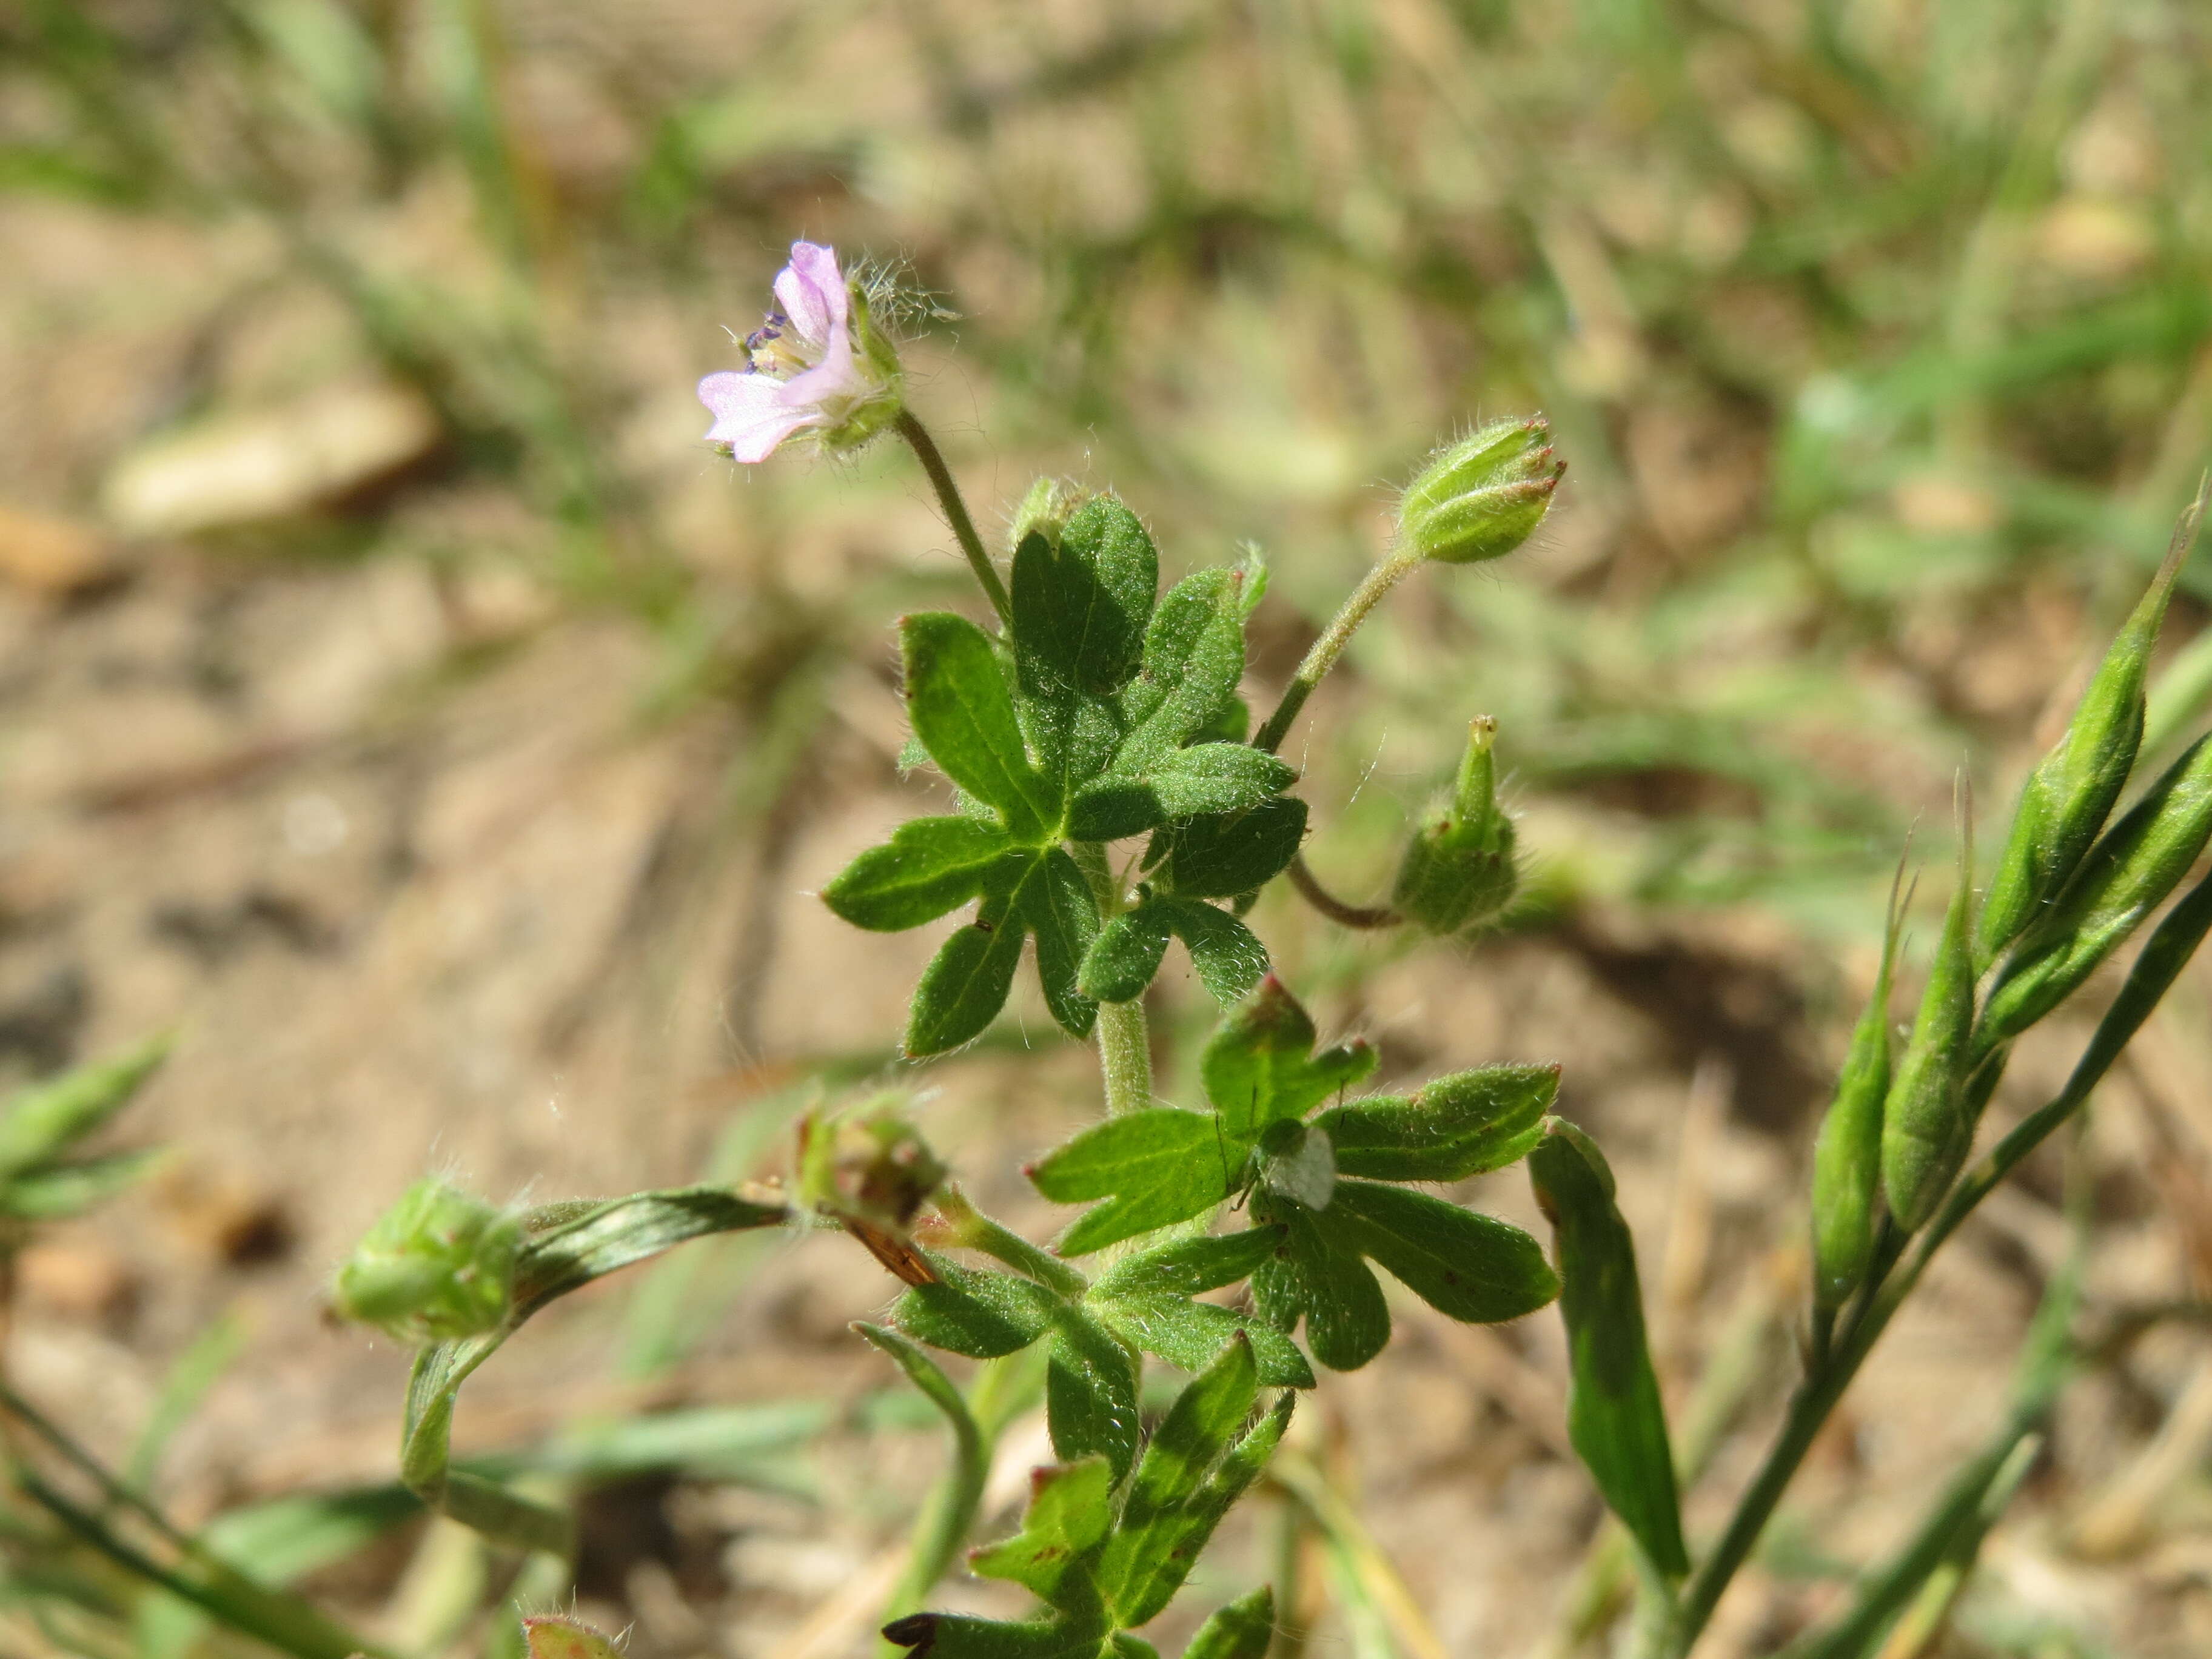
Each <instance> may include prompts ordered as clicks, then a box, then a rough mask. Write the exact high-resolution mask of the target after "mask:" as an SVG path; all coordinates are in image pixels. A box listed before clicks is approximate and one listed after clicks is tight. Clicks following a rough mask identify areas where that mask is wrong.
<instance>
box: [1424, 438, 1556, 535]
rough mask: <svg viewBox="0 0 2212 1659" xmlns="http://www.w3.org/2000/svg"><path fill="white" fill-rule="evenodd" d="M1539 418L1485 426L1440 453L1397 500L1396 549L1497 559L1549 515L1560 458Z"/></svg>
mask: <svg viewBox="0 0 2212 1659" xmlns="http://www.w3.org/2000/svg"><path fill="white" fill-rule="evenodd" d="M1551 439H1552V429H1551V428H1550V426H1549V425H1547V423H1546V422H1545V420H1544V417H1543V416H1541V415H1534V416H1530V417H1529V418H1528V419H1527V420H1525V421H1522V420H1504V421H1492V422H1491V423H1490V424H1489V425H1487V426H1486V427H1483V428H1480V430H1479V431H1477V432H1475V433H1474V434H1473V435H1471V436H1468V437H1465V438H1462V439H1461V440H1460V441H1458V442H1457V443H1455V444H1452V445H1450V446H1449V447H1446V448H1444V449H1442V450H1439V451H1438V452H1437V454H1436V456H1435V458H1434V459H1431V461H1430V463H1429V465H1428V466H1427V467H1426V469H1425V470H1424V471H1422V473H1421V475H1420V476H1419V477H1417V478H1415V479H1414V480H1413V483H1410V484H1408V485H1407V487H1406V494H1405V496H1404V498H1403V499H1402V500H1401V501H1400V502H1399V503H1398V535H1399V540H1400V544H1401V545H1402V546H1403V547H1404V548H1406V549H1407V550H1408V551H1409V552H1412V553H1413V554H1414V555H1416V556H1419V557H1421V558H1424V559H1434V560H1436V561H1437V562H1438V563H1441V564H1476V563H1480V562H1481V561H1483V560H1485V559H1495V558H1500V557H1503V556H1504V555H1506V554H1508V553H1510V552H1511V551H1512V550H1514V549H1515V548H1516V547H1518V546H1520V545H1521V544H1522V543H1523V542H1525V541H1527V540H1528V537H1529V535H1530V533H1531V532H1534V529H1535V528H1536V526H1538V525H1540V524H1541V523H1542V522H1543V521H1544V514H1545V513H1547V512H1549V511H1550V510H1551V506H1552V492H1553V490H1555V489H1558V488H1559V475H1560V474H1561V473H1563V472H1565V471H1566V470H1567V464H1566V463H1565V461H1562V460H1558V459H1554V458H1553V454H1552V442H1551Z"/></svg>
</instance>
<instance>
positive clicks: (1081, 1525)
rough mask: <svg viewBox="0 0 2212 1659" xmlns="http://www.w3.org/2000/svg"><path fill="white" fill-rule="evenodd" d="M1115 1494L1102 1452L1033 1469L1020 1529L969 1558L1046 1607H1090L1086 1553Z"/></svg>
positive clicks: (1100, 1538)
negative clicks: (1026, 1506) (1019, 1586)
mask: <svg viewBox="0 0 2212 1659" xmlns="http://www.w3.org/2000/svg"><path fill="white" fill-rule="evenodd" d="M1246 1409H1247V1410H1249V1409H1250V1402H1249V1401H1247V1402H1246ZM1150 1461H1151V1458H1150V1455H1149V1454H1148V1455H1147V1456H1146V1462H1150ZM1113 1496H1114V1472H1113V1470H1112V1469H1111V1468H1109V1466H1108V1464H1107V1462H1106V1460H1105V1459H1104V1458H1103V1457H1097V1456H1091V1457H1083V1458H1079V1459H1075V1460H1073V1461H1070V1462H1065V1463H1060V1464H1057V1465H1054V1466H1053V1467H1050V1468H1041V1469H1037V1470H1035V1471H1033V1472H1032V1473H1031V1474H1030V1502H1029V1508H1028V1509H1027V1510H1025V1511H1024V1513H1023V1516H1022V1529H1021V1530H1020V1531H1019V1532H1018V1533H1016V1534H1014V1535H1013V1536H1012V1538H1008V1539H1006V1540H1003V1541H1000V1542H999V1543H996V1544H992V1545H988V1546H987V1547H984V1548H982V1549H979V1550H975V1551H972V1552H971V1553H969V1557H968V1563H969V1565H970V1566H971V1567H973V1568H974V1569H975V1573H976V1575H977V1576H978V1577H983V1578H1005V1579H1011V1580H1012V1582H1013V1583H1017V1584H1019V1585H1021V1586H1022V1588H1023V1589H1026V1590H1028V1591H1029V1592H1030V1595H1034V1596H1036V1598H1037V1600H1038V1601H1042V1602H1044V1603H1045V1604H1046V1605H1047V1606H1048V1607H1057V1608H1060V1610H1061V1611H1062V1612H1079V1613H1087V1612H1091V1611H1092V1610H1094V1609H1095V1608H1096V1607H1097V1599H1098V1596H1097V1586H1096V1585H1095V1583H1088V1582H1085V1581H1087V1580H1090V1579H1091V1577H1092V1576H1093V1574H1094V1572H1095V1570H1096V1563H1095V1562H1094V1561H1093V1560H1091V1559H1088V1558H1090V1557H1091V1555H1092V1553H1093V1552H1094V1551H1095V1550H1097V1548H1098V1547H1099V1546H1100V1545H1102V1544H1103V1543H1104V1542H1105V1541H1106V1534H1107V1531H1108V1529H1109V1528H1110V1527H1111V1526H1112V1524H1113V1520H1114V1505H1113Z"/></svg>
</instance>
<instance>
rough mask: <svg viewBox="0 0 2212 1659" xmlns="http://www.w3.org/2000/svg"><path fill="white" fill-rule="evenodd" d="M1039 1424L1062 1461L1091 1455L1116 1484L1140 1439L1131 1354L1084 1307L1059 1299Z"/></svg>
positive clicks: (1129, 1462) (1047, 1359)
mask: <svg viewBox="0 0 2212 1659" xmlns="http://www.w3.org/2000/svg"><path fill="white" fill-rule="evenodd" d="M1044 1415H1045V1427H1046V1429H1047V1430H1048V1431H1049V1432H1050V1434H1051V1436H1052V1449H1053V1454H1054V1456H1056V1457H1058V1458H1060V1460H1061V1461H1062V1462H1074V1461H1075V1460H1076V1459H1078V1458H1082V1457H1089V1456H1091V1455H1094V1454H1095V1455H1102V1456H1103V1457H1104V1458H1105V1459H1106V1461H1107V1462H1109V1464H1111V1465H1112V1466H1113V1470H1114V1479H1115V1480H1116V1481H1117V1482H1118V1481H1119V1480H1121V1477H1122V1476H1123V1475H1125V1474H1127V1473H1128V1472H1129V1466H1130V1464H1131V1463H1133V1462H1135V1461H1136V1456H1137V1447H1138V1443H1139V1441H1140V1440H1141V1439H1142V1438H1143V1432H1144V1431H1143V1425H1142V1422H1141V1421H1140V1419H1139V1416H1138V1412H1137V1357H1136V1355H1135V1353H1134V1352H1133V1351H1132V1350H1131V1349H1130V1348H1129V1346H1127V1344H1125V1343H1124V1342H1123V1341H1122V1340H1121V1336H1120V1335H1119V1334H1117V1333H1116V1332H1115V1330H1114V1329H1113V1328H1111V1327H1110V1326H1109V1325H1107V1324H1106V1323H1104V1322H1103V1321H1101V1320H1100V1319H1099V1318H1098V1316H1097V1315H1096V1314H1094V1313H1092V1312H1091V1310H1089V1309H1088V1308H1087V1307H1085V1306H1082V1305H1080V1304H1076V1303H1072V1302H1066V1301H1062V1302H1060V1303H1059V1304H1058V1305H1057V1306H1056V1307H1055V1309H1054V1318H1053V1334H1052V1346H1051V1347H1050V1349H1049V1350H1048V1352H1047V1354H1046V1360H1045V1374H1044Z"/></svg>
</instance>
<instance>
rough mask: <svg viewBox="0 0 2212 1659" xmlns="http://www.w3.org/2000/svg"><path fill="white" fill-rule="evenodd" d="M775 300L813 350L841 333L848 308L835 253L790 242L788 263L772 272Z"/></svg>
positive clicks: (801, 243) (842, 279) (800, 336)
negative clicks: (789, 260)
mask: <svg viewBox="0 0 2212 1659" xmlns="http://www.w3.org/2000/svg"><path fill="white" fill-rule="evenodd" d="M775 301H776V303H777V304H778V305H780V306H781V307H783V314H784V315H785V316H787V317H788V318H790V319H791V325H792V327H793V329H794V330H796V331H798V334H799V338H800V339H802V340H804V341H805V343H807V344H808V345H810V346H812V347H813V348H814V349H816V350H817V351H819V350H821V349H823V347H824V346H826V345H827V344H828V343H829V342H830V341H832V340H834V339H836V337H838V336H840V335H842V334H843V333H844V331H845V323H846V319H847V317H848V315H849V308H848V303H847V301H846V298H845V273H844V272H843V271H842V270H838V268H837V250H836V248H834V247H823V246H821V245H820V244H818V243H815V242H793V244H792V245H791V263H790V264H787V265H786V266H785V267H784V268H783V269H782V270H780V271H778V272H777V273H776V276H775Z"/></svg>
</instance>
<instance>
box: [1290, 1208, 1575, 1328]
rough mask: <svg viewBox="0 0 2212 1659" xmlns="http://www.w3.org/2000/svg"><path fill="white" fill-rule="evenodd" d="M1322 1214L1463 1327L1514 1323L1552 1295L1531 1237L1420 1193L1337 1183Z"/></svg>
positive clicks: (1552, 1283) (1551, 1279)
mask: <svg viewBox="0 0 2212 1659" xmlns="http://www.w3.org/2000/svg"><path fill="white" fill-rule="evenodd" d="M1322 1215H1323V1217H1324V1218H1326V1221H1327V1224H1328V1226H1329V1227H1330V1228H1331V1229H1333V1230H1334V1231H1337V1232H1338V1233H1340V1235H1341V1237H1343V1238H1344V1239H1345V1240H1346V1242H1347V1243H1350V1244H1352V1246H1354V1247H1355V1248H1356V1249H1358V1251H1359V1252H1360V1253H1361V1254H1362V1255H1365V1256H1368V1257H1370V1259H1372V1260H1373V1261H1377V1262H1380V1263H1381V1264H1382V1265H1383V1267H1386V1268H1388V1269H1389V1272H1390V1274H1391V1276H1392V1277H1393V1278H1395V1279H1397V1280H1398V1281H1399V1282H1400V1283H1401V1284H1402V1285H1405V1287H1406V1288H1407V1290H1409V1291H1413V1294H1414V1295H1416V1296H1418V1297H1420V1298H1421V1300H1422V1301H1424V1302H1425V1303H1427V1304H1429V1305H1430V1306H1431V1307H1432V1308H1434V1309H1435V1310H1437V1312H1438V1313H1440V1314H1444V1315H1447V1316H1449V1317H1451V1318H1453V1319H1456V1320H1458V1321H1460V1322H1462V1323H1463V1324H1470V1325H1487V1324H1495V1323H1497V1322H1499V1321H1501V1320H1507V1319H1518V1318H1520V1317H1522V1316H1523V1315H1524V1314H1532V1313H1534V1312H1535V1311H1536V1310H1537V1309H1539V1308H1541V1307H1542V1306H1543V1305H1544V1304H1547V1302H1549V1301H1551V1299H1552V1298H1553V1297H1555V1296H1557V1295H1558V1294H1559V1278H1558V1275H1556V1274H1555V1273H1553V1271H1552V1268H1551V1264H1550V1263H1548V1262H1547V1261H1545V1260H1544V1252H1543V1248H1542V1247H1541V1245H1539V1244H1538V1243H1536V1241H1535V1240H1534V1239H1533V1238H1531V1237H1528V1234H1526V1233H1524V1232H1522V1231H1521V1230H1520V1229H1519V1228H1518V1227H1516V1226H1514V1225H1511V1224H1510V1223H1508V1222H1504V1221H1500V1220H1498V1218H1496V1217H1494V1216H1487V1215H1483V1214H1480V1213H1479V1212H1476V1211H1474V1210H1463V1209H1462V1208H1461V1207H1460V1206H1458V1205H1456V1204H1448V1203H1446V1202H1445V1201H1444V1200H1443V1199H1440V1198H1432V1197H1431V1196H1430V1195H1429V1194H1426V1193H1415V1192H1408V1191H1407V1190H1406V1189H1405V1188H1402V1187H1385V1186H1382V1185H1379V1184H1378V1183H1376V1182H1371V1181H1340V1182H1337V1183H1336V1188H1335V1191H1334V1194H1332V1195H1331V1197H1330V1200H1329V1205H1328V1209H1327V1210H1326V1211H1324V1212H1322Z"/></svg>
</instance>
